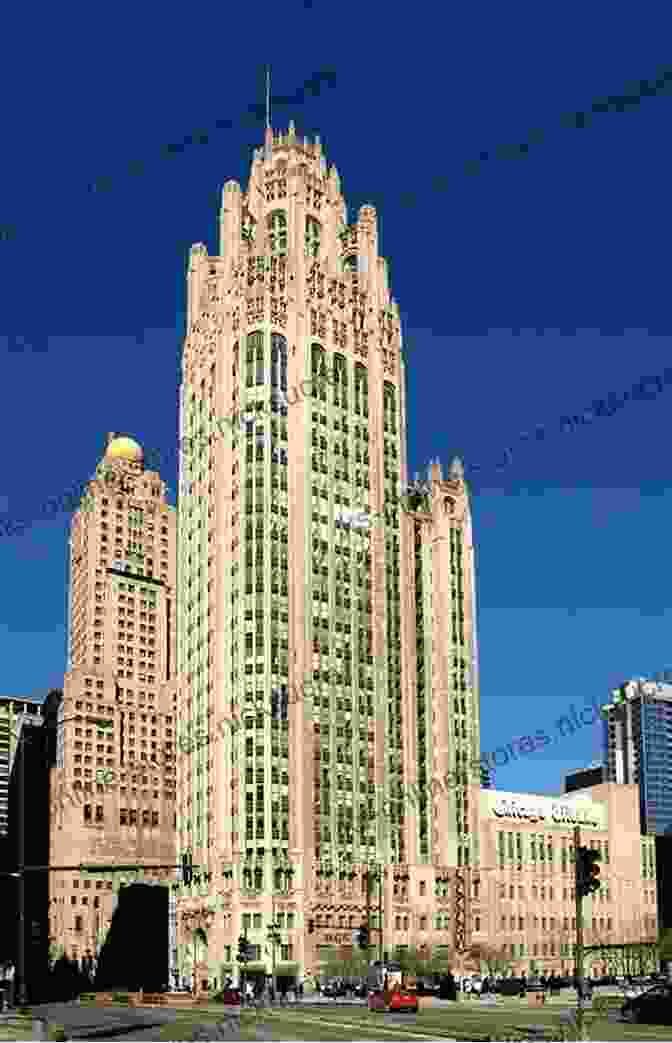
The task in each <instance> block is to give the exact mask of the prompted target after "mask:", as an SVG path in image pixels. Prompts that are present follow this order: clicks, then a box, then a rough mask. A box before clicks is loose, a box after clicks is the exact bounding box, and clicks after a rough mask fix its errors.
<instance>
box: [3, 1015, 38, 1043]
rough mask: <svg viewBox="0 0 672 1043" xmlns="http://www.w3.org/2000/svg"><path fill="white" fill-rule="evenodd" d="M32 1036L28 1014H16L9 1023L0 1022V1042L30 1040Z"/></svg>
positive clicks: (30, 1019)
mask: <svg viewBox="0 0 672 1043" xmlns="http://www.w3.org/2000/svg"><path fill="white" fill-rule="evenodd" d="M32 1035H33V1019H32V1017H31V1016H30V1015H29V1014H26V1015H22V1014H16V1015H13V1016H12V1019H11V1021H9V1022H7V1021H3V1022H0V1041H3V1043H4V1040H17V1039H31V1037H32Z"/></svg>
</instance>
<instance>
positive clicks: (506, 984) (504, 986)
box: [496, 978, 523, 996]
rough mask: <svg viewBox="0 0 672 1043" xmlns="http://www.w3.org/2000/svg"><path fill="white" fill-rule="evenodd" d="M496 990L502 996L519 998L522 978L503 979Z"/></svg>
mask: <svg viewBox="0 0 672 1043" xmlns="http://www.w3.org/2000/svg"><path fill="white" fill-rule="evenodd" d="M496 988H497V992H498V993H499V994H500V996H519V995H520V990H521V989H522V988H523V983H522V980H521V979H520V978H503V979H502V980H501V981H500V982H498V984H497V986H496Z"/></svg>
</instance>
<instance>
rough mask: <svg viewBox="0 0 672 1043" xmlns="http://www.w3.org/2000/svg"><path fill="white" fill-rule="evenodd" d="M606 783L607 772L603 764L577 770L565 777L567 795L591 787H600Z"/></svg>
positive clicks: (590, 765)
mask: <svg viewBox="0 0 672 1043" xmlns="http://www.w3.org/2000/svg"><path fill="white" fill-rule="evenodd" d="M604 781H605V770H604V765H603V764H598V763H593V764H589V765H588V766H587V767H585V768H575V770H574V771H569V772H567V774H566V775H565V793H574V792H575V791H576V790H580V789H588V788H589V787H590V786H599V785H601V784H602V783H603V782H604Z"/></svg>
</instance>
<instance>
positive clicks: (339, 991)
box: [322, 982, 348, 1000]
mask: <svg viewBox="0 0 672 1043" xmlns="http://www.w3.org/2000/svg"><path fill="white" fill-rule="evenodd" d="M347 994H348V990H347V988H346V987H345V985H340V984H338V983H337V982H330V983H329V984H328V985H325V986H324V988H323V989H322V995H323V996H327V997H328V998H329V999H332V1000H336V999H340V998H341V997H342V996H347Z"/></svg>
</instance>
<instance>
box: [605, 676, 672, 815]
mask: <svg viewBox="0 0 672 1043" xmlns="http://www.w3.org/2000/svg"><path fill="white" fill-rule="evenodd" d="M602 709H603V712H604V717H605V722H604V745H605V759H606V771H607V779H608V780H609V781H610V782H624V783H631V784H632V783H635V784H636V785H638V786H639V799H640V819H641V829H642V833H650V834H651V833H656V834H660V835H662V834H664V833H667V832H669V831H670V829H672V684H665V683H661V682H655V681H647V680H646V679H645V678H635V679H634V680H631V681H627V682H626V683H625V684H623V685H621V686H620V688H617V689H615V690H614V691H613V692H612V701H611V702H610V703H609V704H607V705H606V706H603V707H602Z"/></svg>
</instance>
